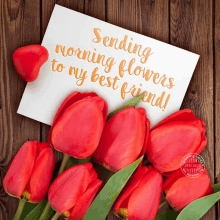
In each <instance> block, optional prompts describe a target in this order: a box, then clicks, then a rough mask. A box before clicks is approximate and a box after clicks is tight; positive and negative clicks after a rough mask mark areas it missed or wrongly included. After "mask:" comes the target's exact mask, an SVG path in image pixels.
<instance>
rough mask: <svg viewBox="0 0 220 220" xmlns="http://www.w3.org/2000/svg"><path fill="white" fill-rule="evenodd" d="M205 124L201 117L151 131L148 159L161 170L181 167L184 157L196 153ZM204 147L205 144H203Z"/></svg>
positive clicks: (168, 124) (165, 125)
mask: <svg viewBox="0 0 220 220" xmlns="http://www.w3.org/2000/svg"><path fill="white" fill-rule="evenodd" d="M202 126H204V124H203V123H201V120H200V119H197V118H195V119H194V120H193V121H189V122H179V121H178V122H171V123H167V124H164V125H163V126H160V127H158V128H157V129H155V130H153V131H151V132H150V139H149V142H148V146H147V151H146V153H147V156H148V159H149V160H150V161H151V162H152V163H153V165H154V167H155V168H156V169H158V170H160V171H161V172H170V171H173V170H177V169H179V168H180V164H181V160H182V158H183V157H184V156H185V155H187V154H189V153H196V152H198V149H199V148H200V146H201V142H202V143H204V142H203V138H202V136H203V135H204V134H203V133H204V128H203V127H202ZM202 147H203V148H204V146H202Z"/></svg>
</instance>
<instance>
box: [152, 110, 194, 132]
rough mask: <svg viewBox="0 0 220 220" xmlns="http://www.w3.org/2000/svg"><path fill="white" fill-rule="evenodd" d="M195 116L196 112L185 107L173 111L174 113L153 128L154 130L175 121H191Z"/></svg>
mask: <svg viewBox="0 0 220 220" xmlns="http://www.w3.org/2000/svg"><path fill="white" fill-rule="evenodd" d="M194 118H195V116H194V113H193V111H192V110H190V109H183V110H180V111H178V112H175V113H173V114H172V115H170V116H168V117H166V118H165V119H164V120H162V121H161V122H159V123H158V124H156V125H155V126H154V127H153V128H151V130H154V129H155V128H157V127H159V126H161V125H164V124H167V123H170V122H174V121H191V120H193V119H194Z"/></svg>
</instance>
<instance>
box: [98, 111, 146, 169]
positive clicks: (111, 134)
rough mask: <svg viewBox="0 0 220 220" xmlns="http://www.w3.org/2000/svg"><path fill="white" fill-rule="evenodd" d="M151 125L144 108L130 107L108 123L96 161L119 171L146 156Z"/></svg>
mask: <svg viewBox="0 0 220 220" xmlns="http://www.w3.org/2000/svg"><path fill="white" fill-rule="evenodd" d="M149 127H150V123H149V120H148V119H147V118H146V113H145V110H144V109H143V108H138V109H136V108H135V107H129V108H126V109H124V110H121V111H120V112H119V113H117V114H116V115H114V116H113V117H112V118H111V119H110V120H109V121H107V123H106V125H105V128H104V130H103V134H102V137H101V140H100V143H99V146H98V148H97V150H96V151H95V153H94V159H95V160H96V161H97V162H98V163H100V164H102V165H103V166H104V167H106V168H108V169H110V170H112V171H119V170H121V169H122V168H124V167H126V166H127V165H129V164H131V163H133V162H134V161H135V160H137V159H138V158H139V157H140V156H141V155H143V154H144V151H145V147H146V142H147V135H148V133H149Z"/></svg>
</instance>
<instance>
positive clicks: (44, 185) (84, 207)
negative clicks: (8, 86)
mask: <svg viewBox="0 0 220 220" xmlns="http://www.w3.org/2000/svg"><path fill="white" fill-rule="evenodd" d="M141 98H142V96H140V97H138V98H136V99H135V101H132V102H130V103H128V104H127V105H125V106H123V107H121V108H120V109H118V110H116V111H115V112H113V113H112V114H111V115H110V116H111V117H110V116H109V117H108V119H107V112H108V107H107V103H106V101H105V100H104V99H103V98H101V97H99V96H98V95H97V94H95V93H93V92H91V93H87V92H86V93H79V92H73V93H72V94H71V95H70V96H68V97H67V98H66V100H64V102H63V103H62V104H61V106H60V108H59V110H58V112H57V114H56V116H55V118H54V121H53V124H52V126H51V129H50V132H49V136H48V143H39V142H37V141H29V142H26V143H25V144H24V145H23V146H22V147H21V149H20V150H19V152H18V153H17V155H16V156H15V157H14V159H13V161H12V163H11V165H10V167H9V169H8V172H7V174H6V176H5V178H4V182H3V185H4V189H5V191H6V192H7V193H8V194H9V195H11V196H15V197H18V198H19V199H20V203H19V207H18V210H17V212H16V214H15V217H14V219H15V220H17V219H21V215H22V211H23V208H24V207H25V204H26V202H31V203H41V202H42V201H43V200H44V199H45V198H48V202H46V205H45V206H44V211H43V212H42V213H40V214H41V216H40V217H36V218H32V219H36V220H37V219H49V218H50V215H49V214H48V213H49V210H55V211H56V213H55V214H54V215H53V217H52V219H57V218H58V217H59V216H63V217H64V218H66V219H70V220H81V219H84V220H87V219H91V220H94V219H96V220H97V219H103V217H104V218H105V217H106V215H107V214H108V211H109V209H110V208H111V206H112V208H113V211H114V213H115V214H116V215H117V216H118V217H120V218H122V219H126V220H134V219H135V220H153V219H155V218H156V215H157V212H158V209H159V207H161V206H162V205H163V204H165V203H164V202H163V203H161V195H162V193H164V195H165V199H166V201H167V202H168V203H169V204H170V206H171V207H172V208H173V210H175V211H172V212H173V213H174V215H175V216H177V215H178V213H180V214H181V213H182V210H183V209H184V208H185V207H186V208H187V207H188V205H189V204H190V205H191V204H192V202H193V201H195V200H196V201H200V200H198V199H199V198H203V197H205V196H208V195H211V194H214V191H213V187H212V186H211V184H210V178H209V176H208V174H207V170H206V169H204V167H203V165H202V164H201V163H200V161H198V160H197V158H196V157H195V158H194V159H195V160H196V165H197V167H196V169H197V170H200V171H202V172H200V173H199V175H197V176H196V177H195V176H194V178H192V176H191V177H189V176H187V175H186V173H184V171H183V169H181V168H182V167H181V164H182V162H183V159H184V157H185V156H187V155H189V154H193V155H194V154H196V155H197V154H199V153H200V152H201V151H202V150H203V149H204V148H205V146H206V137H205V126H204V123H203V122H202V120H201V119H199V118H196V117H195V116H194V114H193V112H192V111H191V110H188V109H185V110H181V111H178V112H176V113H174V114H172V115H170V116H169V117H167V118H165V119H164V120H163V121H161V122H160V123H158V124H157V125H156V126H154V127H153V128H151V129H150V122H149V120H148V118H147V115H146V112H145V109H143V108H135V106H134V105H135V104H137V102H138V101H139V100H140V99H141ZM106 120H107V121H106ZM53 149H55V150H57V151H60V152H63V153H64V157H63V160H62V163H61V166H60V169H59V171H58V173H57V174H54V176H55V177H54V178H52V176H53V172H54V166H55V159H54V151H53ZM70 157H73V158H75V160H78V161H80V164H78V165H75V166H70V168H68V169H66V168H67V163H68V161H70ZM88 158H92V159H93V161H94V163H98V164H101V165H103V166H104V167H105V168H106V169H108V170H110V171H111V172H114V173H115V174H112V177H111V178H110V179H109V181H108V182H107V184H106V185H104V183H103V182H102V180H100V176H98V174H97V171H96V170H95V168H94V167H93V163H91V162H86V163H83V160H82V159H88ZM143 158H144V159H143ZM138 159H139V160H138ZM187 159H189V158H188V157H187ZM187 159H186V160H185V161H187ZM137 160H138V162H137ZM188 162H189V160H188ZM191 162H192V161H191ZM134 164H135V167H134ZM184 165H186V163H184ZM136 168H137V169H136ZM135 169H136V171H135V172H134V170H135ZM185 171H187V168H186V169H185ZM132 173H133V174H132ZM130 176H131V177H130ZM129 177H130V178H129ZM52 179H54V180H53V181H52ZM121 189H122V190H121ZM115 191H117V192H116V193H115ZM97 195H98V196H97ZM104 195H105V196H104ZM96 196H97V197H96ZM44 201H47V200H44ZM98 202H100V203H98ZM160 203H161V205H160ZM97 204H99V206H98V205H97ZM103 207H104V208H103ZM105 207H107V208H106V209H105ZM51 208H52V209H51ZM183 211H184V210H183ZM52 213H53V212H52ZM94 213H95V215H96V216H95V218H94V217H93V215H94ZM175 218H176V217H175ZM159 219H162V218H159ZM164 219H165V218H164ZM167 219H168V218H167ZM170 219H171V218H169V220H170ZM178 219H181V218H180V217H178ZM182 219H184V218H182ZM190 219H194V218H190ZM195 219H197V218H195Z"/></svg>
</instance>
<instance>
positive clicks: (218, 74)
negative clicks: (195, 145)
mask: <svg viewBox="0 0 220 220" xmlns="http://www.w3.org/2000/svg"><path fill="white" fill-rule="evenodd" d="M219 11H220V0H215V4H214V10H213V12H214V16H215V17H214V31H213V32H214V58H215V59H214V73H215V74H214V83H215V84H214V88H215V91H214V92H215V99H214V107H215V180H216V183H217V182H220V160H219V155H220V62H219V61H220V51H219V48H220V14H219ZM216 212H217V213H216V216H220V202H218V204H217V210H216Z"/></svg>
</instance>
